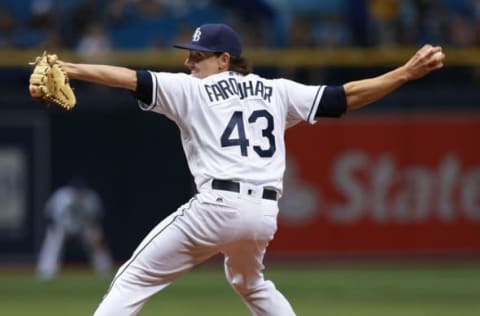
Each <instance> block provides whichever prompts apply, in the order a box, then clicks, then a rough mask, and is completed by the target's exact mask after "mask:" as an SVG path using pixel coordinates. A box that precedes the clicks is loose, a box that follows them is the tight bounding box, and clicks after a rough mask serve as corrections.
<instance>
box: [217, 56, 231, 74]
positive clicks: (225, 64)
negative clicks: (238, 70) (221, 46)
mask: <svg viewBox="0 0 480 316" xmlns="http://www.w3.org/2000/svg"><path fill="white" fill-rule="evenodd" d="M218 60H219V68H220V69H224V70H227V69H228V68H229V67H230V54H229V53H223V54H222V55H220V57H219V58H218Z"/></svg>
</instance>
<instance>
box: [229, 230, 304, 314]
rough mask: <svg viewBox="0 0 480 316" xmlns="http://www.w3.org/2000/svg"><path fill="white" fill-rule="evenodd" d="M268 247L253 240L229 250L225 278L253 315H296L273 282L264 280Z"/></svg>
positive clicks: (263, 242)
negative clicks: (264, 258) (264, 259)
mask: <svg viewBox="0 0 480 316" xmlns="http://www.w3.org/2000/svg"><path fill="white" fill-rule="evenodd" d="M267 244H268V242H267V241H258V240H257V241H255V240H250V241H243V242H239V243H237V244H236V245H234V246H232V247H229V248H228V249H227V250H226V251H225V275H226V277H227V280H228V282H229V283H230V284H231V285H232V287H233V288H234V289H235V291H236V292H237V293H238V294H239V295H240V296H241V297H242V299H243V301H244V302H245V304H247V307H248V308H249V310H250V312H251V313H252V315H255V316H260V315H262V316H267V315H269V316H291V315H295V313H294V311H293V309H292V306H291V305H290V303H289V302H288V301H287V299H286V298H285V297H284V296H283V295H282V294H281V293H280V292H279V291H278V290H277V289H276V287H275V285H274V284H273V282H271V281H268V280H265V279H264V277H263V273H262V270H263V269H264V266H263V264H262V262H263V257H264V255H265V249H266V247H267Z"/></svg>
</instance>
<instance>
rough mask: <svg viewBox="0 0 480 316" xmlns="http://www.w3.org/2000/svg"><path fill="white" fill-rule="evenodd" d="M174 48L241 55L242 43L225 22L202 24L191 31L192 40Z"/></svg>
mask: <svg viewBox="0 0 480 316" xmlns="http://www.w3.org/2000/svg"><path fill="white" fill-rule="evenodd" d="M173 47H175V48H181V49H189V50H198V51H202V52H212V53H229V54H230V55H231V56H234V57H240V56H241V55H242V43H241V42H240V37H239V36H238V34H237V32H235V31H234V30H233V29H232V28H231V27H230V26H228V25H226V24H221V23H220V24H203V25H201V26H199V27H197V29H196V30H195V32H193V36H192V41H191V42H190V43H188V44H184V45H173Z"/></svg>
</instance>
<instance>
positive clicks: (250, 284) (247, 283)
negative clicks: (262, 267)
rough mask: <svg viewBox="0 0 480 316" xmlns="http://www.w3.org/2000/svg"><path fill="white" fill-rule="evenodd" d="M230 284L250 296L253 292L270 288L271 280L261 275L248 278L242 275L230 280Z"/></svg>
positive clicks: (240, 292) (244, 294) (242, 293)
mask: <svg viewBox="0 0 480 316" xmlns="http://www.w3.org/2000/svg"><path fill="white" fill-rule="evenodd" d="M229 283H230V285H231V286H232V287H233V288H234V289H235V290H236V291H237V292H238V293H239V294H241V295H243V296H248V295H249V294H251V293H255V292H258V291H260V290H263V289H265V288H268V287H269V286H270V285H269V281H265V280H264V279H263V278H261V277H257V278H255V279H250V280H247V279H245V278H244V277H242V276H237V277H234V278H231V279H230V280H229Z"/></svg>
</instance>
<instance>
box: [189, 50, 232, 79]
mask: <svg viewBox="0 0 480 316" xmlns="http://www.w3.org/2000/svg"><path fill="white" fill-rule="evenodd" d="M228 56H229V55H228V54H226V53H225V54H222V53H210V52H201V51H194V50H191V51H189V54H188V56H187V59H185V66H187V68H188V69H190V72H191V74H192V76H194V77H196V78H200V79H202V78H206V77H208V76H210V75H213V74H216V73H220V72H223V71H225V70H227V69H228V60H229V57H228Z"/></svg>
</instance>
